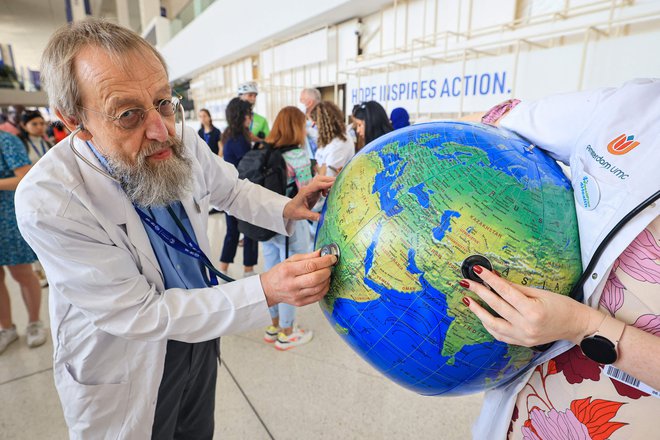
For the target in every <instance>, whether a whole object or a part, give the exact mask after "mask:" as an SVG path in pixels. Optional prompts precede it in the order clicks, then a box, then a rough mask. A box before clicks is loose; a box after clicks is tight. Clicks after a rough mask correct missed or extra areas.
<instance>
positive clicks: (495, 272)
mask: <svg viewBox="0 0 660 440" xmlns="http://www.w3.org/2000/svg"><path fill="white" fill-rule="evenodd" d="M493 273H494V274H495V275H497V276H498V277H500V278H501V277H502V275H500V273H499V272H498V271H496V270H494V271H493Z"/></svg>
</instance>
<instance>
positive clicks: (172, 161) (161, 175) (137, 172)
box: [108, 136, 192, 208]
mask: <svg viewBox="0 0 660 440" xmlns="http://www.w3.org/2000/svg"><path fill="white" fill-rule="evenodd" d="M166 145H170V147H171V148H172V155H171V156H170V157H169V158H168V159H166V160H164V161H158V162H152V163H150V162H149V160H148V159H147V156H149V155H150V154H153V153H155V152H156V151H159V150H161V149H162V148H163V147H164V146H166ZM108 165H110V169H111V170H112V175H113V177H114V178H115V179H117V180H118V181H119V184H120V185H121V187H122V188H123V189H124V191H125V192H126V195H127V196H128V198H129V199H130V200H131V202H133V203H134V204H136V205H138V206H142V207H145V208H146V207H150V206H154V207H156V206H167V205H170V204H172V203H174V202H176V201H179V200H181V196H182V195H183V194H185V193H186V192H188V191H190V189H191V187H192V161H191V160H190V158H188V157H185V156H184V155H183V143H182V142H181V140H180V139H179V138H177V137H175V136H172V137H170V138H169V139H168V140H167V141H166V142H153V143H151V144H149V145H147V146H146V147H144V148H143V149H142V150H141V151H140V152H139V153H138V155H137V157H136V159H135V163H131V162H130V161H129V160H127V159H126V158H125V157H122V156H119V155H116V156H110V157H108Z"/></svg>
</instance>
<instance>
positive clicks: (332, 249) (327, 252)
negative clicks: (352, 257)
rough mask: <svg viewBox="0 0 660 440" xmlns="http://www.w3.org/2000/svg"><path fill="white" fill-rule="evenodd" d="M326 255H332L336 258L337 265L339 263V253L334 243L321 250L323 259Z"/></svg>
mask: <svg viewBox="0 0 660 440" xmlns="http://www.w3.org/2000/svg"><path fill="white" fill-rule="evenodd" d="M326 255H334V256H335V257H337V263H338V262H339V256H340V255H341V252H340V251H339V246H337V244H336V243H330V244H326V245H324V246H323V247H322V248H321V256H322V257H325V256H326ZM337 263H335V264H337Z"/></svg>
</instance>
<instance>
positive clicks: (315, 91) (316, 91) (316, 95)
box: [302, 89, 321, 103]
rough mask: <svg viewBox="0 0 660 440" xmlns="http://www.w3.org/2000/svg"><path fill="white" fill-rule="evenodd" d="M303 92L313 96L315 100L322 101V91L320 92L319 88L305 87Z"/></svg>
mask: <svg viewBox="0 0 660 440" xmlns="http://www.w3.org/2000/svg"><path fill="white" fill-rule="evenodd" d="M302 92H303V93H304V94H305V95H307V96H308V97H310V98H312V99H313V100H314V102H317V103H318V102H321V92H319V89H303V91H302Z"/></svg>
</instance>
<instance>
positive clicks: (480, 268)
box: [472, 265, 484, 274]
mask: <svg viewBox="0 0 660 440" xmlns="http://www.w3.org/2000/svg"><path fill="white" fill-rule="evenodd" d="M472 270H473V271H474V273H476V274H480V273H481V272H483V271H484V268H483V267H481V266H479V265H477V266H474V267H473V268H472Z"/></svg>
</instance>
